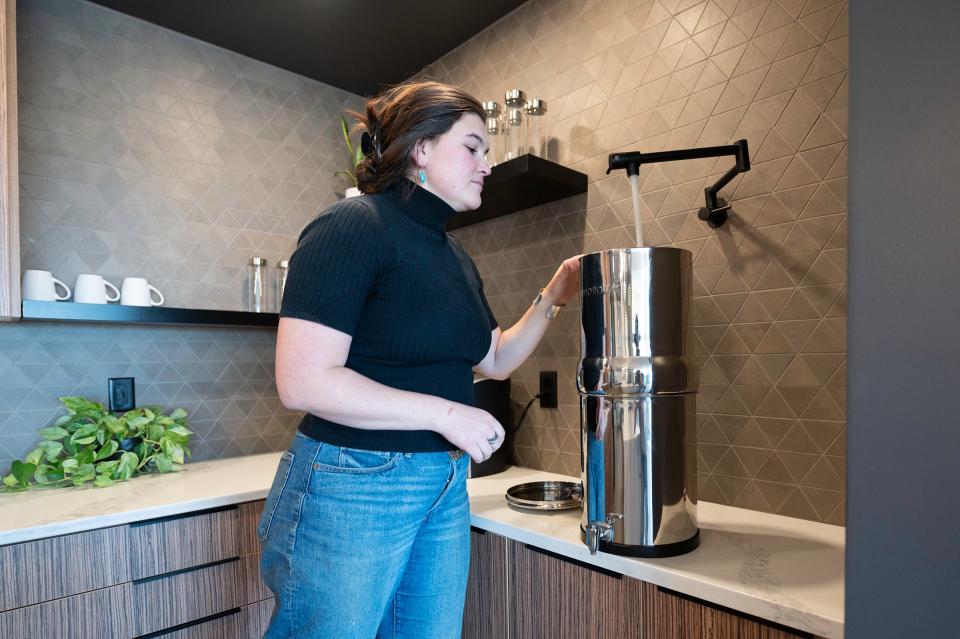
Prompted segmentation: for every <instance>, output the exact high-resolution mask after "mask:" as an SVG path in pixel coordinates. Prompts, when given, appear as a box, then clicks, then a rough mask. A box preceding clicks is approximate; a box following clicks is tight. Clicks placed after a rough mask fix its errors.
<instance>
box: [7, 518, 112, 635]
mask: <svg viewBox="0 0 960 639" xmlns="http://www.w3.org/2000/svg"><path fill="white" fill-rule="evenodd" d="M128 557H129V553H128V552H127V537H126V527H125V526H117V527H114V528H101V529H100V530H91V531H89V532H83V533H75V534H72V535H64V536H62V537H51V538H48V539H39V540H37V541H26V542H23V543H20V544H10V545H8V546H0V583H2V584H3V587H2V588H0V612H2V611H4V610H11V609H13V608H20V607H21V606H30V605H33V604H38V603H41V602H44V601H50V600H51V599H60V598H61V597H69V596H70V595H76V594H79V593H83V592H89V591H91V590H97V589H99V588H106V587H108V586H115V585H117V584H121V583H123V582H125V581H130V576H129V574H130V566H129V563H128ZM0 636H2V635H0Z"/></svg>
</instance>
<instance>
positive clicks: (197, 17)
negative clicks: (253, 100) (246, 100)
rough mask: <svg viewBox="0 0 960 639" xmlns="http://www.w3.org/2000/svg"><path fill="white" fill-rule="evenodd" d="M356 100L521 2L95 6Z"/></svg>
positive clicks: (288, 0)
mask: <svg viewBox="0 0 960 639" xmlns="http://www.w3.org/2000/svg"><path fill="white" fill-rule="evenodd" d="M93 1H94V2H96V3H97V4H100V5H103V6H105V7H110V8H111V9H116V10H117V11H121V12H123V13H126V14H129V15H132V16H136V17H137V18H141V19H143V20H146V21H148V22H152V23H154V24H158V25H160V26H163V27H166V28H168V29H173V30H174V31H178V32H180V33H184V34H187V35H189V36H193V37H195V38H198V39H200V40H204V41H205V42H210V43H212V44H215V45H218V46H221V47H223V48H225V49H229V50H231V51H236V52H237V53H242V54H243V55H246V56H249V57H251V58H254V59H257V60H262V61H263V62H268V63H270V64H273V65H275V66H278V67H281V68H284V69H289V70H290V71H293V72H295V73H299V74H301V75H305V76H307V77H309V78H315V79H317V80H319V81H321V82H325V83H327V84H332V85H333V86H336V87H339V88H341V89H346V90H347V91H350V92H352V93H357V94H359V95H364V96H366V95H373V94H375V93H377V91H378V90H379V88H380V87H381V86H382V85H389V84H396V83H397V82H401V81H403V80H404V79H406V78H407V77H409V76H410V75H411V74H413V73H416V72H417V71H419V70H420V69H422V68H423V67H424V66H425V65H427V64H429V63H430V62H433V61H434V60H436V59H437V58H439V57H440V56H442V55H443V54H444V53H446V52H448V51H450V50H452V49H454V48H456V46H457V45H458V44H460V43H462V42H464V41H466V40H468V39H470V37H471V36H473V35H475V34H477V33H479V32H480V31H482V30H483V29H484V28H485V27H487V26H489V25H491V24H493V23H494V22H496V21H497V19H499V18H501V17H502V16H504V15H506V14H507V13H509V12H510V11H512V10H513V9H515V8H516V7H518V6H520V5H521V4H523V2H524V0H483V1H482V2H461V1H458V0H418V1H417V2H411V1H410V0H392V1H391V0H272V1H270V2H268V1H267V0H199V1H198V0H93Z"/></svg>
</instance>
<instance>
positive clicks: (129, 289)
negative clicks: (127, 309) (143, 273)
mask: <svg viewBox="0 0 960 639" xmlns="http://www.w3.org/2000/svg"><path fill="white" fill-rule="evenodd" d="M152 293H156V294H157V297H159V298H160V301H154V299H153V295H152ZM120 303H121V304H126V305H127V306H160V305H161V304H163V293H161V292H160V291H158V290H157V289H156V288H154V287H152V286H150V285H149V284H148V283H147V280H145V279H143V278H142V277H125V278H123V283H122V284H121V285H120Z"/></svg>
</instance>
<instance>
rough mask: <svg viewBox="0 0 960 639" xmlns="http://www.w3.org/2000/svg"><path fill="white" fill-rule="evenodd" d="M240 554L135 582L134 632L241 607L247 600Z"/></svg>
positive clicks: (133, 605) (133, 602)
mask: <svg viewBox="0 0 960 639" xmlns="http://www.w3.org/2000/svg"><path fill="white" fill-rule="evenodd" d="M243 573H244V564H243V562H242V561H241V560H240V558H239V557H234V558H232V559H227V560H224V561H221V562H217V563H215V564H210V565H206V566H202V567H199V568H191V569H189V570H183V571H178V572H174V573H171V574H167V575H160V576H157V577H150V578H147V579H142V580H137V581H134V582H133V583H132V587H131V591H130V596H131V600H132V601H131V611H132V613H133V621H132V626H133V631H134V632H133V634H134V635H145V634H148V633H152V632H157V631H159V630H166V629H169V628H173V627H174V626H178V625H180V624H184V623H188V622H191V621H196V620H197V619H202V618H204V617H209V616H211V615H216V614H219V613H221V612H226V611H228V610H232V609H233V608H239V607H241V606H242V605H243V604H244V603H246V602H244V601H243V593H244V591H245V584H244V574H243Z"/></svg>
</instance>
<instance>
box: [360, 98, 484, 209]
mask: <svg viewBox="0 0 960 639" xmlns="http://www.w3.org/2000/svg"><path fill="white" fill-rule="evenodd" d="M348 113H349V114H350V115H352V116H353V117H355V118H356V119H357V121H358V123H359V124H360V125H361V126H362V127H363V128H364V129H365V130H366V131H365V133H364V139H363V141H362V147H363V150H364V158H363V161H362V162H360V164H358V165H357V168H356V173H357V186H358V187H359V188H360V190H361V191H363V192H364V193H379V192H381V191H383V190H385V189H386V188H387V187H388V186H390V184H391V183H392V182H393V181H394V180H396V179H397V178H398V177H402V176H404V175H406V174H407V170H408V168H409V166H410V154H411V152H412V151H413V148H414V146H415V145H416V144H417V143H418V142H420V141H421V140H432V139H434V138H437V137H440V136H441V135H443V134H444V133H446V132H447V131H449V130H450V128H451V127H452V126H453V125H454V123H456V121H457V120H459V119H460V118H461V117H462V116H463V115H464V114H466V113H475V114H476V115H478V116H479V117H480V119H483V118H484V117H486V116H485V114H484V111H483V106H482V105H481V104H480V102H478V101H477V99H476V98H474V97H473V96H472V95H470V94H469V93H467V92H466V91H464V90H463V89H460V88H457V87H455V86H451V85H449V84H443V83H442V82H409V83H404V84H400V85H397V86H395V87H392V88H390V89H387V90H386V91H384V92H383V93H381V94H380V95H378V96H376V97H374V98H370V99H369V100H367V103H366V105H365V106H364V112H363V113H357V112H356V111H348Z"/></svg>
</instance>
